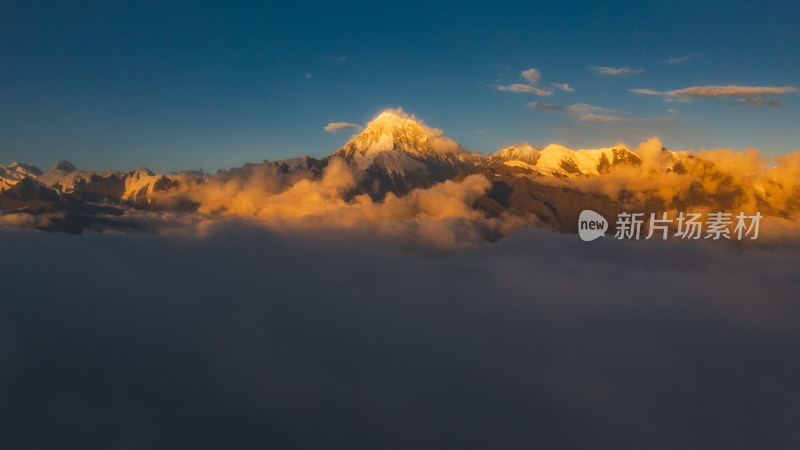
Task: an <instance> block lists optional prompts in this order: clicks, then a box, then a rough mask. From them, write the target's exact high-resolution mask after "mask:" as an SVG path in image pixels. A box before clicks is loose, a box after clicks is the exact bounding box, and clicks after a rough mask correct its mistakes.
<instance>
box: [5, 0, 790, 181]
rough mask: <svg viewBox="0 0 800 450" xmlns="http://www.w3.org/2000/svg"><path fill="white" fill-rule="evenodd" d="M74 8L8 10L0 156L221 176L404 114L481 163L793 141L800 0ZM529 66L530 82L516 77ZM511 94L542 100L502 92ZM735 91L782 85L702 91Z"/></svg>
mask: <svg viewBox="0 0 800 450" xmlns="http://www.w3.org/2000/svg"><path fill="white" fill-rule="evenodd" d="M75 3H77V4H68V3H66V2H36V1H26V2H16V1H11V2H8V1H7V2H3V4H2V5H0V61H2V64H0V162H2V163H6V164H7V163H10V162H12V161H17V160H19V161H24V162H29V163H33V164H36V165H39V166H40V167H43V168H47V167H49V166H51V165H52V164H53V163H55V162H56V161H57V160H59V159H69V160H70V161H72V162H73V163H75V164H76V165H77V166H79V167H81V168H86V169H102V168H116V169H133V168H136V167H139V166H147V167H150V168H151V169H153V170H156V171H172V170H180V169H195V168H200V167H203V168H205V169H206V170H209V171H214V170H216V169H219V168H227V167H232V166H239V165H241V164H243V163H245V162H260V161H261V160H263V159H280V158H285V157H293V156H297V155H300V154H303V153H307V154H310V155H312V156H317V157H321V156H325V155H327V154H330V153H332V152H333V151H335V150H336V149H337V148H339V147H340V146H341V145H342V144H343V143H344V142H346V140H347V138H348V135H349V133H350V131H347V130H343V131H340V132H338V133H328V132H326V131H325V130H324V129H323V128H324V127H325V125H326V124H328V123H330V122H351V123H357V124H364V123H365V122H367V121H368V120H369V119H370V118H371V117H373V116H375V115H376V114H377V113H378V112H380V111H381V110H383V109H386V108H396V107H402V108H403V109H404V110H405V111H406V112H408V113H411V114H415V115H416V116H417V117H418V118H421V119H423V120H424V121H425V123H426V124H428V125H430V126H433V127H436V128H441V129H442V130H444V131H445V134H446V135H447V136H449V137H451V138H453V139H455V140H457V141H459V142H461V143H462V144H464V145H466V146H468V147H469V148H471V149H472V150H474V151H479V152H493V151H496V150H498V149H499V148H501V147H503V146H506V145H509V144H512V143H517V142H521V141H528V142H530V143H532V144H534V145H547V144H549V143H560V144H562V145H566V146H568V147H572V148H587V147H599V146H608V145H611V144H615V143H617V142H625V143H627V144H628V145H631V146H635V145H637V144H638V143H639V142H640V141H642V140H644V139H646V138H648V137H651V136H658V137H660V138H661V139H662V141H663V142H664V144H665V145H666V146H667V147H669V148H671V149H701V148H719V147H725V148H733V149H735V150H742V149H744V148H745V147H755V148H758V149H760V150H762V151H763V152H764V153H767V154H782V153H788V152H791V151H793V150H796V149H798V148H800V131H798V130H800V120H799V119H800V106H798V105H799V104H800V94H798V93H797V92H791V90H792V89H796V88H798V87H800V55H799V53H800V52H798V51H797V49H798V48H800V32H799V31H798V26H797V24H798V23H800V4H798V3H797V2H796V1H772V2H761V3H756V2H749V1H748V2H738V1H733V2H705V3H702V4H698V3H696V2H689V1H677V2H676V1H672V2H663V3H662V2H613V3H596V2H572V3H564V2H546V3H538V2H526V3H525V4H505V5H504V4H497V3H476V4H469V3H463V2H458V3H439V4H417V3H414V2H403V3H386V2H369V3H353V2H347V3H345V2H340V3H327V4H315V3H302V2H291V4H288V5H266V6H265V5H264V4H262V2H238V3H232V2H229V3H222V2H219V3H214V2H158V1H152V2H150V1H143V2H105V1H103V2H101V1H97V2H93V1H83V2H75ZM680 58H685V59H684V60H682V61H680V62H676V61H673V62H670V60H675V59H680ZM602 67H606V68H611V69H625V68H627V69H629V71H628V73H624V72H625V71H622V72H623V73H618V74H614V73H615V72H619V70H611V69H598V68H602ZM532 68H534V69H536V70H537V71H538V73H539V77H538V80H536V82H535V83H532V82H531V80H533V79H535V78H536V77H534V76H531V77H529V78H530V79H526V78H525V77H523V76H522V75H521V74H522V72H523V71H527V70H529V69H532ZM601 72H610V73H601ZM528 73H529V74H530V72H528ZM563 83H566V84H568V85H569V88H570V89H572V90H573V91H571V92H570V91H567V90H564V89H563V88H558V87H556V86H555V84H563ZM514 84H518V85H527V86H530V88H519V87H517V90H520V89H522V90H534V88H535V90H540V91H539V92H540V93H545V92H550V94H549V95H537V94H536V92H512V91H509V90H499V89H498V87H500V86H511V85H514ZM729 85H735V86H741V87H744V88H782V89H783V91H781V92H780V93H777V94H776V93H771V94H769V95H764V94H763V92H764V91H763V90H762V91H758V90H756V91H753V90H749V91H748V90H744V91H741V90H740V91H737V92H736V93H730V92H729V93H727V94H725V95H726V96H723V97H719V96H717V97H713V96H709V95H711V94H709V92H710V91H708V90H707V89H706V90H703V89H700V88H704V87H707V86H729ZM687 88H698V89H696V90H694V91H681V92H690V93H691V94H680V93H674V91H677V90H681V89H687ZM631 89H647V90H651V91H657V92H659V93H661V94H660V95H646V94H637V93H633V92H631V91H630V90H631ZM668 92H673V94H668ZM533 102H538V107H537V106H531V103H533ZM778 103H782V104H780V105H778ZM575 105H578V106H575ZM587 105H588V106H587Z"/></svg>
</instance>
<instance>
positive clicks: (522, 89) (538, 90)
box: [495, 68, 575, 97]
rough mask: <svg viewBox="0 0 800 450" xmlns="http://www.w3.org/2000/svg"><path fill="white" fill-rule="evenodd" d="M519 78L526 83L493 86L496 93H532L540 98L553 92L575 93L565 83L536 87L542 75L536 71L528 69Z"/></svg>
mask: <svg viewBox="0 0 800 450" xmlns="http://www.w3.org/2000/svg"><path fill="white" fill-rule="evenodd" d="M519 76H520V77H521V78H523V79H525V81H527V83H513V84H509V85H497V86H495V87H496V88H497V90H498V91H507V92H517V93H533V94H536V95H538V96H540V97H546V96H549V95H553V92H554V91H558V90H561V91H566V92H575V89H572V88H571V87H569V84H567V83H548V84H547V87H537V86H536V83H538V82H539V79H541V77H542V73H541V72H540V71H539V70H538V69H534V68H530V69H527V70H523V71H522V72H520V74H519Z"/></svg>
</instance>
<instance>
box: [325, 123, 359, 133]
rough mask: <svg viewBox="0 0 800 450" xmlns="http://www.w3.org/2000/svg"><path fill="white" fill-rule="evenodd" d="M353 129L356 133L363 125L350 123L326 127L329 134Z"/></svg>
mask: <svg viewBox="0 0 800 450" xmlns="http://www.w3.org/2000/svg"><path fill="white" fill-rule="evenodd" d="M347 128H352V129H354V130H356V131H358V130H361V125H358V124H355V123H348V122H331V123H329V124H327V125H325V131H327V132H328V133H336V132H337V131H340V130H344V129H347Z"/></svg>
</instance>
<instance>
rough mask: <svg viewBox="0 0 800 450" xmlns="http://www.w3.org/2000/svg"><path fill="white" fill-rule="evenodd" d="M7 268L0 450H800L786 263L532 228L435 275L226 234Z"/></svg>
mask: <svg viewBox="0 0 800 450" xmlns="http://www.w3.org/2000/svg"><path fill="white" fill-rule="evenodd" d="M670 244H672V243H670ZM0 253H2V254H3V255H4V257H3V258H2V259H0V270H2V273H3V274H4V277H5V278H6V280H9V281H6V282H5V283H4V286H3V295H2V297H0V337H2V339H0V366H2V367H3V370H2V371H1V372H0V446H2V447H3V448H63V447H64V445H65V443H69V446H71V447H78V448H84V449H94V448H98V449H99V448H103V449H105V448H148V449H167V448H220V447H224V446H226V445H230V443H231V442H235V443H236V446H237V448H265V447H270V448H283V449H295V448H331V449H339V448H341V449H361V448H364V449H367V448H369V449H373V448H388V449H392V448H398V449H400V448H420V447H426V446H427V445H429V444H430V443H431V442H436V443H437V444H436V445H437V446H441V447H448V448H465V449H470V448H476V449H477V448H482V449H484V448H532V447H538V446H545V447H558V448H564V449H573V448H574V449H585V448H590V447H603V448H661V447H665V448H692V447H706V448H728V449H752V448H787V449H788V448H796V447H797V445H798V443H800V434H799V433H798V432H797V427H796V423H797V422H798V420H800V415H799V414H800V413H798V409H797V399H798V398H800V387H798V384H797V379H798V378H800V363H798V361H797V358H796V355H797V354H798V351H800V331H798V328H797V326H796V324H797V323H798V321H800V313H799V311H800V310H799V309H798V308H797V298H796V293H797V292H798V291H800V284H799V283H800V281H798V278H797V276H796V267H797V265H798V264H800V256H798V254H797V253H796V252H794V251H790V250H787V249H776V250H774V251H771V252H765V251H762V250H754V251H736V250H734V249H723V248H720V247H718V246H713V245H703V243H700V244H696V243H677V245H666V243H660V242H645V243H633V242H629V243H626V242H612V241H608V240H604V239H601V240H599V241H596V242H595V243H592V244H584V243H580V242H578V240H577V238H576V237H575V236H572V235H560V234H557V233H550V232H545V231H542V230H535V229H528V230H524V231H521V232H519V233H515V234H512V235H511V236H509V238H508V239H506V240H503V241H500V242H498V243H495V244H491V245H481V246H478V247H475V248H472V249H469V250H467V251H461V252H457V253H451V254H435V253H434V254H430V253H419V252H409V251H404V250H401V249H399V248H398V247H395V246H393V245H389V246H387V245H386V244H385V243H381V242H376V241H375V240H374V239H372V238H371V237H370V235H368V234H366V235H365V234H360V233H353V234H338V233H336V232H330V231H329V232H326V233H319V234H314V233H310V234H309V233H303V232H300V233H295V234H288V235H285V234H275V233H274V232H271V231H269V230H265V229H263V228H254V227H252V226H246V225H235V224H228V225H227V226H221V227H219V228H215V229H213V230H210V232H209V233H208V234H207V235H206V236H205V237H202V238H198V237H188V236H155V235H142V234H127V235H100V234H89V235H84V236H69V235H61V234H55V235H39V234H24V233H23V234H19V233H14V234H8V233H3V234H0ZM11 280H13V281H11ZM698 424H701V425H698Z"/></svg>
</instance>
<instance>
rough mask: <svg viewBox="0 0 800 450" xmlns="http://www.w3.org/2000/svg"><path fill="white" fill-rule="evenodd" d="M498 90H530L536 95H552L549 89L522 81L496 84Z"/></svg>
mask: <svg viewBox="0 0 800 450" xmlns="http://www.w3.org/2000/svg"><path fill="white" fill-rule="evenodd" d="M497 90H498V91H509V92H532V93H534V94H536V95H538V96H548V95H552V94H553V93H552V92H550V91H545V90H544V89H539V88H537V87H533V86H531V85H528V84H522V83H514V84H509V85H508V86H502V85H500V86H497Z"/></svg>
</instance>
